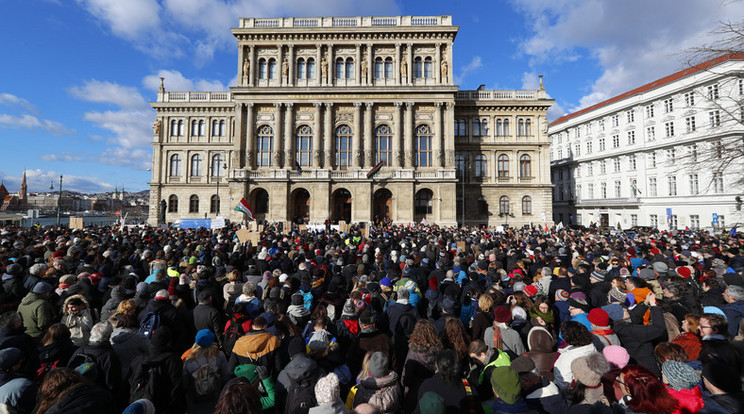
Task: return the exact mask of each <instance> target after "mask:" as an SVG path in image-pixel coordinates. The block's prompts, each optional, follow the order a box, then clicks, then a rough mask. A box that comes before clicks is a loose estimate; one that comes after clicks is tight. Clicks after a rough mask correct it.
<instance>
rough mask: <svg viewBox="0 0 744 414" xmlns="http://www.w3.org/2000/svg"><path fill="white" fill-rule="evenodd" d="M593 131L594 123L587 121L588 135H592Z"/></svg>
mask: <svg viewBox="0 0 744 414" xmlns="http://www.w3.org/2000/svg"><path fill="white" fill-rule="evenodd" d="M591 133H592V124H591V123H587V124H586V134H587V135H590V134H591Z"/></svg>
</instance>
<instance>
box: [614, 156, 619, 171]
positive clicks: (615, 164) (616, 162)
mask: <svg viewBox="0 0 744 414" xmlns="http://www.w3.org/2000/svg"><path fill="white" fill-rule="evenodd" d="M612 164H613V166H614V171H615V172H620V158H615V159H613V160H612Z"/></svg>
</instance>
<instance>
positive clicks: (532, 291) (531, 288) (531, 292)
mask: <svg viewBox="0 0 744 414" xmlns="http://www.w3.org/2000/svg"><path fill="white" fill-rule="evenodd" d="M522 292H524V294H525V295H527V296H529V297H532V296H535V295H537V286H535V285H527V286H525V287H524V289H522Z"/></svg>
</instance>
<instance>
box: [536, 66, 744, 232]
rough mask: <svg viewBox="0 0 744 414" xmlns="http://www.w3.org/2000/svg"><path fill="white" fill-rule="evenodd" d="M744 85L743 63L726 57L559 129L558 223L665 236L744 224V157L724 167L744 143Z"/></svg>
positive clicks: (554, 136)
mask: <svg viewBox="0 0 744 414" xmlns="http://www.w3.org/2000/svg"><path fill="white" fill-rule="evenodd" d="M742 77H744V57H743V56H724V57H720V58H718V59H713V60H711V61H707V62H704V63H701V64H700V65H698V66H696V67H693V68H689V69H686V70H683V71H681V72H677V73H674V74H672V75H669V76H667V77H664V78H662V79H659V80H657V81H655V82H652V83H650V84H647V85H644V86H641V87H639V88H637V89H634V90H631V91H629V92H626V93H624V94H622V95H619V96H616V97H614V98H611V99H609V100H607V101H604V102H601V103H599V104H596V105H594V106H591V107H588V108H586V109H582V110H580V111H577V112H575V113H572V114H568V115H565V116H563V117H561V118H559V119H557V120H556V121H554V122H553V123H552V124H551V125H550V127H549V136H550V142H551V172H552V180H553V183H554V184H555V189H554V192H553V219H554V220H555V222H556V223H558V222H563V223H564V224H568V223H575V224H582V225H590V224H591V223H597V224H598V225H603V226H617V225H618V224H619V225H620V226H621V227H622V228H629V227H631V226H634V225H638V226H653V227H658V228H659V229H664V230H668V229H684V228H699V227H701V226H702V227H711V226H713V227H718V228H728V227H729V226H731V225H734V224H736V223H742V222H744V215H743V214H742V212H741V198H739V199H738V201H737V196H739V197H741V196H744V194H743V193H744V188H741V187H740V186H738V185H737V184H736V182H737V180H740V179H741V177H742V175H744V159H742V158H741V157H739V158H738V159H730V161H731V162H730V163H727V164H726V163H724V162H723V160H726V159H727V158H726V156H727V154H729V153H730V150H731V149H733V148H741V147H742V145H744V122H742V119H743V118H744V109H742V108H743V107H742V106H741V104H742V103H744V80H743V79H742ZM605 126H607V127H605ZM579 131H581V133H579ZM621 136H626V137H627V140H621V139H620V137H621ZM594 141H597V142H598V145H596V146H595V148H597V149H598V151H594V152H592V151H591V150H590V149H591V148H592V143H593V142H594ZM605 142H607V143H608V144H605ZM581 147H585V148H587V151H586V152H580V151H577V150H576V149H578V148H581ZM608 164H609V165H608ZM595 173H597V174H595ZM608 186H609V187H610V188H612V191H609V190H608ZM595 188H597V189H599V191H598V192H596V193H595V190H594V189H595ZM714 214H715V215H716V216H717V218H718V220H717V221H718V223H714V222H713V221H714Z"/></svg>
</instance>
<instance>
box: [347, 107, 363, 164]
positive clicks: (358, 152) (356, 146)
mask: <svg viewBox="0 0 744 414" xmlns="http://www.w3.org/2000/svg"><path fill="white" fill-rule="evenodd" d="M351 149H352V152H351V154H352V159H351V160H350V161H351V163H350V164H351V166H352V167H355V168H359V167H361V166H362V103H361V102H354V134H353V135H352V137H351Z"/></svg>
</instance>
